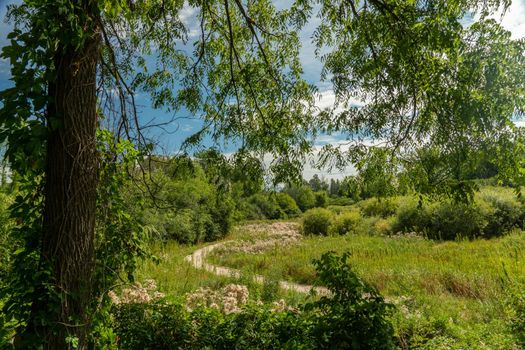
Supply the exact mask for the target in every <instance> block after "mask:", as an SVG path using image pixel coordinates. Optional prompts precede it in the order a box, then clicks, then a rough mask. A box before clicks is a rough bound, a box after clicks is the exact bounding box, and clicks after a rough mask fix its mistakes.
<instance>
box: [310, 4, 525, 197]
mask: <svg viewBox="0 0 525 350" xmlns="http://www.w3.org/2000/svg"><path fill="white" fill-rule="evenodd" d="M509 4H510V1H497V0H495V1H472V0H448V1H427V0H413V1H398V0H385V1H381V0H380V1H378V0H359V1H355V0H350V1H348V0H344V1H324V2H323V6H322V7H321V10H320V16H321V17H322V18H323V22H322V24H321V25H320V27H319V28H318V29H317V31H316V32H315V34H314V40H315V42H316V44H317V47H318V48H319V49H320V51H319V52H320V55H321V56H322V58H323V60H324V62H325V65H324V72H323V74H324V77H325V79H327V80H330V81H331V82H332V83H333V86H334V92H335V94H336V103H337V104H338V105H337V106H336V108H334V109H333V110H331V111H329V112H327V113H324V114H323V118H321V119H320V127H321V128H323V129H324V130H325V131H326V132H329V133H331V132H335V133H342V134H344V135H347V137H348V138H349V142H348V144H347V145H345V146H344V147H341V148H339V149H336V148H335V147H333V146H331V145H327V146H326V147H325V150H324V151H325V152H323V155H324V157H322V159H323V160H325V161H329V160H335V163H343V164H344V163H346V162H347V161H348V160H351V161H354V162H362V161H366V160H367V159H370V160H372V161H373V160H374V156H373V155H374V154H377V152H376V151H374V148H378V147H380V148H382V149H389V150H390V151H391V157H390V159H391V160H393V161H394V162H393V163H392V164H391V165H386V163H385V167H387V168H388V170H389V171H393V172H396V171H397V170H399V169H398V166H399V165H396V164H395V162H396V161H395V158H396V156H398V157H399V156H401V157H400V159H399V160H400V161H401V164H402V165H403V163H404V166H406V167H408V168H412V167H413V166H414V162H420V161H422V159H420V158H419V157H417V156H414V155H417V154H418V152H419V151H418V150H420V149H422V148H426V149H432V150H437V153H434V156H435V159H434V162H435V163H436V164H437V163H440V164H443V165H444V167H442V168H441V169H440V176H439V177H436V178H435V179H434V180H435V181H434V180H432V181H433V182H432V181H431V183H429V182H428V180H429V179H426V181H422V182H419V183H420V184H423V183H425V184H426V185H425V186H424V188H423V187H421V186H419V187H418V188H416V189H417V190H424V191H435V190H438V191H444V192H449V193H456V194H459V195H460V197H464V195H466V194H468V193H471V191H470V189H471V188H470V189H469V185H471V183H469V181H468V180H469V178H470V177H469V174H470V167H471V166H470V165H471V164H473V163H475V161H476V160H477V158H479V157H480V153H484V154H485V156H484V157H486V158H487V159H488V160H490V161H491V162H493V163H494V164H499V165H500V166H499V170H500V175H501V177H506V178H513V179H514V180H515V181H522V179H521V178H522V174H521V173H520V168H521V167H520V166H519V164H520V162H522V161H523V160H522V157H523V149H522V143H523V140H522V136H521V132H519V130H518V129H517V128H516V127H515V126H514V123H513V119H514V118H516V117H518V116H519V115H520V114H522V113H523V111H524V110H525V95H524V94H523V91H524V90H525V41H524V40H523V39H512V38H511V33H509V32H508V31H506V30H505V29H504V28H503V27H502V26H501V25H500V24H499V23H498V22H497V21H496V20H494V19H492V17H496V18H498V16H497V15H495V13H496V10H498V9H499V10H504V9H506V8H507V6H508V5H509ZM326 48H328V49H326ZM356 103H357V104H364V105H361V106H356ZM371 140H373V141H374V142H371ZM332 156H333V157H332ZM398 164H399V163H398Z"/></svg>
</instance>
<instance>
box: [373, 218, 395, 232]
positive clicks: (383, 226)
mask: <svg viewBox="0 0 525 350" xmlns="http://www.w3.org/2000/svg"><path fill="white" fill-rule="evenodd" d="M395 223H396V217H394V216H390V217H388V218H385V219H384V218H379V219H378V220H377V221H376V222H375V223H374V233H376V234H379V235H390V234H392V233H393V232H394V230H393V228H394V226H395Z"/></svg>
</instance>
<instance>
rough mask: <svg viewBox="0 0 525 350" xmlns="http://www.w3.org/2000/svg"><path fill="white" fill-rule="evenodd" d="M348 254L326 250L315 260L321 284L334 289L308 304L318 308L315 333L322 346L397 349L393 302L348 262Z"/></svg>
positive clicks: (312, 307)
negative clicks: (364, 279)
mask: <svg viewBox="0 0 525 350" xmlns="http://www.w3.org/2000/svg"><path fill="white" fill-rule="evenodd" d="M348 258H349V254H348V253H343V254H342V255H341V256H338V255H336V254H335V253H333V252H330V253H325V254H323V255H322V256H321V258H319V259H318V260H314V266H315V268H316V271H317V275H318V278H319V283H320V284H321V285H324V286H326V287H328V289H329V290H330V291H331V292H332V295H331V296H330V297H326V296H323V297H321V299H320V300H319V301H316V302H313V303H312V304H309V305H306V309H307V310H311V311H312V310H315V314H316V315H318V316H317V317H316V318H315V319H314V321H313V322H314V336H316V337H317V339H318V344H320V345H321V346H320V347H321V348H339V349H394V348H395V346H394V343H393V341H392V337H393V328H392V324H391V323H390V322H389V321H388V319H387V318H388V315H389V313H390V307H391V306H390V305H389V304H387V303H385V301H384V299H383V297H382V296H381V295H380V294H379V292H378V291H377V290H376V289H375V288H372V287H370V286H369V285H368V284H366V283H365V282H363V281H362V280H361V279H360V278H359V277H358V276H357V274H356V273H355V272H354V271H353V270H352V269H351V267H350V266H349V264H348Z"/></svg>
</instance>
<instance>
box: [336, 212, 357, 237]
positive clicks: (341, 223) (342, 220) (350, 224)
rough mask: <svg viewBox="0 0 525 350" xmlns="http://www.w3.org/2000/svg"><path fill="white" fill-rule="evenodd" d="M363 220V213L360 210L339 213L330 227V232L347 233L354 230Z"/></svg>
mask: <svg viewBox="0 0 525 350" xmlns="http://www.w3.org/2000/svg"><path fill="white" fill-rule="evenodd" d="M360 222H361V214H359V212H358V211H355V210H354V211H347V212H342V213H341V214H339V215H337V216H336V217H335V219H334V222H333V224H332V226H331V228H330V232H331V233H334V234H338V235H345V234H347V233H349V232H353V231H354V230H355V229H356V227H357V226H358V225H359V223H360Z"/></svg>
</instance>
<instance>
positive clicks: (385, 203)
mask: <svg viewBox="0 0 525 350" xmlns="http://www.w3.org/2000/svg"><path fill="white" fill-rule="evenodd" d="M399 201H400V200H399V199H398V198H396V197H390V198H370V199H365V200H363V201H361V202H359V203H358V206H359V208H361V211H362V212H363V215H365V216H380V217H382V218H386V217H389V216H392V215H394V214H395V213H396V211H397V208H398V206H399Z"/></svg>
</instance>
